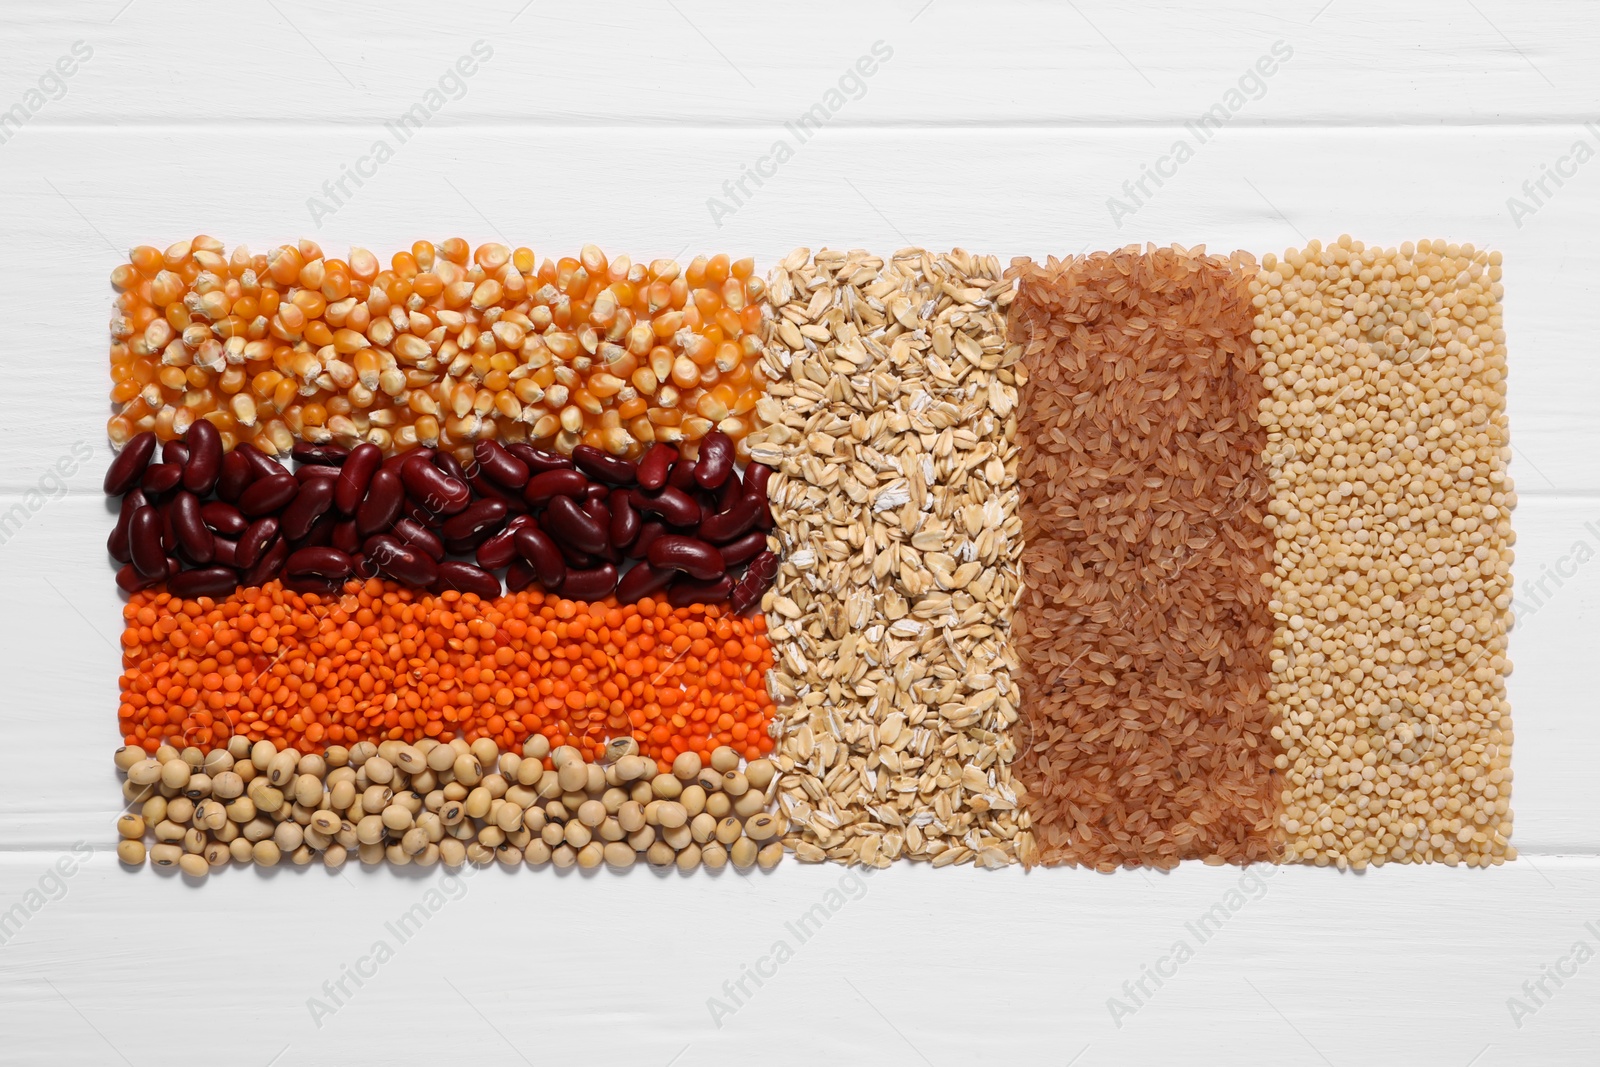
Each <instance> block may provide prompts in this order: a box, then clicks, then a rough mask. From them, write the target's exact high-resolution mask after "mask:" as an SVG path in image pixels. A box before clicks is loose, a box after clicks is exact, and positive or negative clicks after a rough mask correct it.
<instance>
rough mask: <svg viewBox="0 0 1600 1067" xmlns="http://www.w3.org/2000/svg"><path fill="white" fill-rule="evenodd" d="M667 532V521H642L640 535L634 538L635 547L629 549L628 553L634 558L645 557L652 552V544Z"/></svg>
mask: <svg viewBox="0 0 1600 1067" xmlns="http://www.w3.org/2000/svg"><path fill="white" fill-rule="evenodd" d="M666 532H667V526H666V524H665V523H661V522H655V521H654V520H652V521H650V522H641V523H640V524H639V536H638V537H636V538H634V541H633V547H632V548H630V549H628V555H629V556H631V557H632V558H634V559H644V558H645V557H646V556H648V555H649V554H650V546H651V545H653V544H655V542H656V538H658V537H661V536H663V535H664V534H665V533H666Z"/></svg>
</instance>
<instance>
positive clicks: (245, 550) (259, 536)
mask: <svg viewBox="0 0 1600 1067" xmlns="http://www.w3.org/2000/svg"><path fill="white" fill-rule="evenodd" d="M277 536H278V519H277V516H275V515H268V516H266V517H265V518H260V519H257V520H256V521H255V522H252V523H251V524H250V528H249V529H248V530H246V531H245V532H244V534H243V535H242V536H240V538H239V551H238V555H237V560H238V563H239V566H241V567H254V566H255V565H256V563H257V562H258V561H259V560H260V559H261V557H262V554H263V553H264V552H266V550H267V547H268V546H269V545H271V544H272V542H273V540H274V539H275V538H276V537H277Z"/></svg>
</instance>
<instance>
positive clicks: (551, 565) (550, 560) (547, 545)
mask: <svg viewBox="0 0 1600 1067" xmlns="http://www.w3.org/2000/svg"><path fill="white" fill-rule="evenodd" d="M512 543H513V544H514V545H515V547H516V550H517V555H519V556H521V557H522V558H523V559H525V560H527V561H528V564H529V566H531V567H532V568H533V571H534V573H535V574H537V575H538V576H539V584H540V585H543V586H544V587H545V588H546V589H548V590H549V591H550V592H552V593H553V592H555V591H556V590H558V589H560V588H561V583H562V582H563V581H564V580H565V579H566V577H567V562H566V560H565V559H563V558H562V556H561V549H560V548H559V547H557V545H556V543H555V542H554V541H552V540H551V539H550V535H549V534H547V533H545V532H544V531H543V530H541V529H540V528H539V527H538V526H537V525H534V524H532V523H530V524H528V525H527V526H524V527H522V529H520V530H518V531H517V532H516V535H515V536H514V537H513V538H512Z"/></svg>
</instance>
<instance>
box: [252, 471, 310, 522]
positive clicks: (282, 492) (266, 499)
mask: <svg viewBox="0 0 1600 1067" xmlns="http://www.w3.org/2000/svg"><path fill="white" fill-rule="evenodd" d="M299 491H300V483H299V482H297V481H295V477H294V475H292V474H289V473H287V472H284V471H280V472H279V473H277V474H274V475H273V476H272V477H270V478H262V479H260V480H258V481H255V482H252V483H251V484H250V488H248V489H246V490H245V491H244V492H243V493H240V494H239V510H240V511H241V512H243V513H244V514H245V515H246V516H248V517H250V518H255V517H256V516H257V515H265V514H267V513H268V512H271V511H278V510H279V509H281V508H283V507H285V506H286V505H287V504H288V503H289V501H291V500H293V499H294V497H295V494H296V493H298V492H299Z"/></svg>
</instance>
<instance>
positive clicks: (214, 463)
mask: <svg viewBox="0 0 1600 1067" xmlns="http://www.w3.org/2000/svg"><path fill="white" fill-rule="evenodd" d="M183 440H184V443H185V444H187V445H188V446H189V457H188V460H187V462H185V463H184V466H183V487H184V488H185V489H187V490H189V492H191V493H195V494H198V495H200V496H205V495H206V494H207V493H209V492H211V490H212V489H214V488H216V485H217V475H219V474H221V473H222V434H220V433H218V432H217V427H216V425H215V424H213V423H212V421H211V420H210V419H196V420H195V421H194V425H193V426H190V427H189V432H188V433H186V434H184V435H183Z"/></svg>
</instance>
